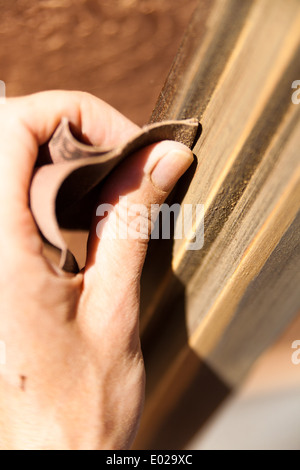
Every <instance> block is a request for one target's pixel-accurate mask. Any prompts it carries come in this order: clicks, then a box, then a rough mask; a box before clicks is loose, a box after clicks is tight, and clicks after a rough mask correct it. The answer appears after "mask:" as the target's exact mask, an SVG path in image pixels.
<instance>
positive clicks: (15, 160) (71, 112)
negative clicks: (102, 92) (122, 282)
mask: <svg viewBox="0 0 300 470" xmlns="http://www.w3.org/2000/svg"><path fill="white" fill-rule="evenodd" d="M62 117H67V118H68V120H69V121H70V122H71V123H72V124H73V125H74V126H76V127H77V128H79V129H80V130H81V133H82V134H83V135H84V136H86V137H88V139H89V141H90V142H91V143H92V144H96V145H103V146H104V147H106V148H107V147H114V146H116V145H119V144H121V143H122V142H123V141H125V140H127V139H128V138H129V137H131V136H132V135H134V134H135V133H136V132H137V131H138V129H139V128H138V127H137V126H136V125H135V124H133V123H132V122H131V121H129V120H128V119H127V118H125V117H124V116H122V114H120V113H119V112H118V111H116V110H115V109H114V108H112V107H111V106H109V105H108V104H107V103H105V102H103V101H102V100H99V99H98V98H96V97H94V96H92V95H89V94H87V93H82V92H68V91H50V92H42V93H37V94H35V95H30V96H26V97H22V98H12V99H8V100H7V101H6V103H5V104H3V105H1V106H0V179H1V180H2V181H1V185H0V186H1V188H0V201H1V200H2V201H3V197H4V198H5V200H6V201H9V200H15V201H16V200H19V201H20V202H22V203H23V204H24V203H25V204H27V203H28V188H29V185H30V181H31V176H32V171H33V167H34V164H35V161H36V157H37V152H38V146H39V145H42V144H44V143H45V142H46V141H47V140H48V139H49V138H50V137H51V135H52V134H53V132H54V131H55V129H56V128H57V126H58V124H59V123H60V121H61V119H62Z"/></svg>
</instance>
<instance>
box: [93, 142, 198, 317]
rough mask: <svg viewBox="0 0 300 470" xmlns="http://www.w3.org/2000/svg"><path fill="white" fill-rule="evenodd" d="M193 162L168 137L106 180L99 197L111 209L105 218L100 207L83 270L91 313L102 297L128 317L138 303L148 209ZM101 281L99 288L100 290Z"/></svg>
mask: <svg viewBox="0 0 300 470" xmlns="http://www.w3.org/2000/svg"><path fill="white" fill-rule="evenodd" d="M192 162H193V154H192V152H191V151H190V150H189V149H188V148H187V147H185V146H184V145H182V144H179V143H175V142H168V141H167V142H162V143H159V144H156V145H152V146H151V147H149V148H147V149H146V150H143V151H140V152H139V153H137V154H136V155H133V156H132V157H131V158H129V159H128V160H126V161H125V162H123V164H122V165H120V167H118V168H117V169H116V170H115V172H114V173H113V175H112V176H111V177H110V178H109V180H108V182H107V184H106V186H105V187H104V188H103V191H102V192H101V201H105V202H106V203H109V204H111V211H109V215H108V216H107V217H104V218H103V217H101V216H102V215H103V213H104V212H105V209H107V206H103V209H104V210H103V211H102V213H101V210H100V211H99V209H98V214H99V215H100V217H99V218H96V219H95V223H94V227H93V230H92V231H91V237H90V243H89V250H88V260H87V267H86V272H85V296H86V298H88V299H89V302H90V303H91V304H92V305H94V308H92V311H94V312H95V313H94V315H97V312H99V308H97V306H99V305H101V304H103V302H104V303H105V300H104V299H103V295H105V299H106V301H107V302H109V304H110V305H111V306H112V309H111V311H112V312H119V311H120V309H121V308H122V317H123V319H124V318H127V316H126V309H127V307H128V310H127V311H128V315H129V317H130V316H131V315H132V311H133V308H132V306H133V305H136V304H137V305H138V295H139V281H140V274H141V271H142V267H143V264H144V259H145V255H146V251H147V243H148V239H149V231H150V229H151V228H152V227H151V221H149V219H150V218H151V208H154V209H155V208H157V206H159V205H161V204H162V203H163V202H164V201H165V199H166V197H167V196H168V194H169V193H170V191H171V190H172V189H173V187H174V185H175V184H176V182H177V181H178V179H179V178H180V177H181V176H182V175H183V173H184V172H185V171H186V170H187V169H188V168H189V166H190V165H191V163H192ZM119 196H121V197H123V198H126V204H125V206H124V201H125V199H121V201H119ZM153 206H154V207H153ZM100 208H101V205H100ZM124 209H125V210H124ZM126 211H127V216H128V217H127V219H126ZM142 212H143V213H142ZM106 215H107V214H106ZM116 221H117V223H116ZM135 222H141V224H140V225H139V224H138V223H137V224H135ZM120 227H121V228H123V229H124V227H125V228H128V232H127V233H126V235H127V236H125V237H124V233H125V232H124V230H123V229H122V230H121V237H120V232H119V228H120ZM139 234H140V235H141V236H140V237H139V236H137V237H136V236H135V235H139ZM99 285H101V286H102V287H103V288H102V289H101V292H99V289H98V286H99ZM115 286H118V292H116V290H115ZM124 310H125V313H124ZM137 313H138V312H137ZM108 315H110V313H108ZM129 317H128V318H129ZM135 320H136V319H135V318H133V321H135ZM121 321H122V320H121V319H120V318H119V322H121Z"/></svg>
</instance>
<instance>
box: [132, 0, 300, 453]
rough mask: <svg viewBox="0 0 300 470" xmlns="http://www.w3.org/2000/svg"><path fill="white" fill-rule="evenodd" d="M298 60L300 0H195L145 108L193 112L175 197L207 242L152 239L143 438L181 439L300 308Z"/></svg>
mask: <svg viewBox="0 0 300 470" xmlns="http://www.w3.org/2000/svg"><path fill="white" fill-rule="evenodd" d="M299 57H300V2H299V1H298V0H273V1H272V2H270V1H269V0H245V1H243V2H241V1H240V0H214V1H213V0H212V1H211V2H202V1H199V7H198V9H197V11H196V13H195V15H194V16H193V20H192V22H191V24H190V27H189V29H188V31H187V35H186V38H185V40H184V42H183V45H182V47H181V50H180V51H179V54H178V56H177V58H176V60H175V63H174V66H173V68H172V70H171V73H170V76H169V78H168V80H167V82H166V85H165V87H164V89H163V91H162V93H161V96H160V99H159V101H158V104H157V107H156V110H155V112H154V114H153V118H152V119H153V121H156V120H163V119H182V118H188V117H197V118H199V119H200V121H201V124H202V126H203V133H202V135H201V137H200V138H199V140H198V142H197V145H196V147H195V155H196V158H197V161H196V163H195V165H194V167H193V168H192V169H191V170H190V172H189V174H188V175H187V176H186V177H185V178H184V179H183V180H182V182H181V184H180V185H179V187H178V188H177V192H176V194H174V195H173V201H182V203H183V204H185V203H187V204H204V205H205V244H204V247H203V249H202V250H199V251H189V250H188V249H187V247H188V245H189V243H190V242H191V240H192V238H193V233H191V234H190V237H187V238H186V239H184V240H176V241H175V242H174V244H173V245H171V244H170V243H168V242H166V241H162V242H153V243H152V246H151V248H150V253H149V257H148V261H147V263H146V270H145V274H144V288H143V311H142V320H141V328H142V334H143V348H144V354H145V361H146V367H147V372H148V385H147V401H146V406H145V413H144V418H143V421H142V426H141V429H140V433H139V436H138V438H137V441H136V447H137V448H180V447H182V446H184V445H185V444H186V442H187V441H188V439H189V438H190V437H191V435H192V434H193V433H194V432H195V431H196V430H197V428H199V427H200V426H201V425H202V424H203V423H204V422H205V421H206V420H207V419H208V418H209V416H210V413H211V412H212V411H213V410H214V409H215V408H216V407H217V405H218V404H220V403H221V402H222V400H224V399H225V398H226V397H227V396H228V394H229V393H230V391H232V390H234V389H236V387H238V386H239V384H240V383H241V382H242V380H243V379H244V378H245V376H246V375H247V373H248V372H249V370H250V368H251V366H252V365H253V363H254V362H255V360H256V359H257V358H258V357H259V356H260V354H261V353H262V352H263V351H264V350H265V349H266V348H267V347H268V346H269V345H270V344H272V343H273V341H274V340H275V339H276V338H277V337H278V335H279V334H280V333H281V332H282V331H283V329H284V328H285V327H286V326H287V325H288V324H289V323H290V322H291V321H292V320H293V318H294V317H295V316H296V314H297V312H298V311H299V310H300V290H299V281H300V269H299V268H300V252H299V250H300V249H299V237H300V236H299V233H300V232H299V209H300V156H299V143H300V106H299V105H295V104H293V103H292V100H291V96H292V92H293V90H292V88H291V86H292V82H293V81H294V80H296V79H299V77H300V60H299ZM197 229H198V230H199V229H200V225H199V227H197V226H194V227H193V232H195V231H197Z"/></svg>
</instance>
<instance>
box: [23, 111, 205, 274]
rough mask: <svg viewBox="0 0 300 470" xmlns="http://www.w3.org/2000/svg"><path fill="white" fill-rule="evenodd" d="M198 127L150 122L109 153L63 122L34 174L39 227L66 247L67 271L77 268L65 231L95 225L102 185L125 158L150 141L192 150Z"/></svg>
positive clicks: (190, 122) (54, 242)
mask: <svg viewBox="0 0 300 470" xmlns="http://www.w3.org/2000/svg"><path fill="white" fill-rule="evenodd" d="M198 127H199V123H198V121H197V120H196V119H190V120H185V121H168V122H163V123H158V124H153V125H149V126H145V127H144V128H143V129H142V130H141V131H140V132H138V133H137V134H136V136H134V137H133V138H131V139H130V140H128V141H127V142H126V143H124V144H122V145H120V146H118V147H116V148H115V149H112V150H106V151H105V150H104V149H103V148H102V147H97V146H88V145H86V144H83V143H81V142H80V141H78V140H77V139H76V138H75V137H74V135H73V134H72V132H71V129H70V124H69V122H68V120H67V119H66V118H64V119H63V120H62V122H61V124H60V126H59V127H58V129H57V130H56V132H55V134H54V136H53V137H52V139H51V140H50V142H49V144H48V145H47V148H46V149H45V148H43V151H44V154H45V153H46V151H48V153H47V155H46V157H45V155H41V157H40V161H44V162H45V161H46V164H45V165H43V166H42V167H40V168H39V170H38V171H37V172H36V173H35V176H34V178H33V182H32V185H31V190H30V196H31V197H30V205H31V210H32V212H33V215H34V217H35V220H36V223H37V226H38V227H39V229H40V231H41V233H42V234H43V236H44V237H45V238H46V240H47V241H48V242H49V243H51V244H52V245H53V246H55V247H56V248H59V249H60V250H61V260H60V267H61V268H62V269H64V270H65V271H70V272H76V271H77V270H78V268H77V263H76V260H75V259H74V256H73V255H72V253H70V251H69V250H68V247H67V244H66V242H65V240H64V238H63V235H62V233H61V230H60V229H63V228H65V229H69V230H88V229H89V228H90V226H91V222H92V218H93V214H92V211H93V210H95V204H96V202H97V196H98V194H99V185H100V183H101V182H102V181H103V180H104V178H106V177H107V175H108V174H109V173H110V172H111V171H112V170H113V169H114V168H115V167H116V166H117V165H118V164H119V163H120V162H121V161H122V160H124V159H125V158H126V157H128V156H130V155H132V154H133V153H135V152H137V151H138V150H140V149H142V148H144V147H146V146H148V145H150V144H153V143H156V142H159V141H163V140H175V141H178V142H181V143H183V144H185V145H187V146H188V147H190V148H191V147H192V144H193V143H194V140H195V137H196V133H197V130H198ZM41 153H42V152H41ZM38 162H39V159H38Z"/></svg>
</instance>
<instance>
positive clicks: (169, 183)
mask: <svg viewBox="0 0 300 470" xmlns="http://www.w3.org/2000/svg"><path fill="white" fill-rule="evenodd" d="M62 117H67V118H68V119H69V121H70V122H71V123H72V124H73V125H74V126H76V127H77V128H79V129H81V131H82V134H83V135H85V136H86V137H88V139H89V140H90V141H91V143H93V144H95V145H102V146H103V147H104V148H108V147H114V146H116V145H119V144H121V143H122V142H123V141H124V140H127V139H128V138H130V137H132V136H133V135H135V133H136V132H137V131H138V127H137V126H136V125H134V124H133V123H131V122H130V121H128V120H127V119H126V118H125V117H123V116H122V115H121V114H119V113H118V112H117V111H115V110H114V109H112V108H111V107H110V106H108V105H107V104H105V103H104V102H102V101H100V100H98V99H96V98H94V97H92V96H90V95H87V94H85V93H79V92H46V93H40V94H36V95H32V96H28V97H24V98H14V99H8V100H7V101H6V103H5V104H1V105H0V180H1V184H0V220H1V225H0V260H1V266H2V269H1V273H0V298H1V304H0V317H1V321H0V340H1V341H3V342H5V344H6V348H7V361H6V365H2V366H0V448H1V449H72V450H77V449H128V448H129V447H130V446H131V444H132V442H133V439H134V437H135V434H136V431H137V428H138V424H139V419H140V416H141V412H142V407H143V400H144V364H143V358H142V353H141V348H140V339H139V289H140V275H141V271H142V267H143V263H144V259H145V255H146V251H147V240H145V239H141V238H135V239H127V240H118V239H113V238H114V237H108V236H106V237H103V238H102V239H99V238H98V237H97V235H96V225H97V218H96V216H95V221H94V226H93V228H92V230H91V236H90V241H89V246H88V255H87V264H86V268H85V270H84V271H83V272H82V273H80V274H78V275H77V276H74V277H70V276H67V275H65V274H63V273H60V272H57V270H55V269H54V268H53V267H52V266H51V264H50V262H49V261H47V260H46V259H45V258H44V256H43V254H42V241H41V238H40V235H39V233H38V230H37V228H36V225H35V223H34V220H33V217H32V214H31V211H30V209H29V201H28V194H29V187H30V182H31V178H32V172H33V169H34V165H35V161H36V157H37V153H38V147H39V146H40V145H42V144H43V143H45V142H47V141H48V139H49V138H50V137H51V135H52V134H53V132H54V130H55V129H56V127H57V126H58V124H59V122H60V121H61V118H62ZM192 161H193V156H192V152H191V151H190V150H189V149H187V148H186V147H185V146H183V145H182V144H178V143H175V142H162V143H159V144H156V145H152V146H151V147H149V148H147V149H145V150H143V151H140V152H138V153H137V154H135V155H133V156H132V157H130V158H128V159H127V160H126V161H124V162H123V163H122V164H121V165H120V166H119V167H118V168H117V169H116V170H115V171H114V172H113V174H112V175H111V176H110V177H109V179H108V181H107V183H106V184H105V186H104V187H103V189H102V191H101V194H100V195H99V201H100V200H101V201H105V202H106V203H110V204H113V205H114V212H115V214H118V215H119V214H120V207H119V203H118V197H119V195H123V196H127V197H128V201H129V203H130V204H141V203H142V204H144V205H146V206H147V207H150V205H151V204H162V203H163V202H164V200H165V198H166V197H167V195H168V194H169V192H170V191H171V189H172V188H173V186H174V185H175V183H176V182H177V180H178V179H179V178H180V176H181V175H182V174H183V173H184V172H185V171H186V170H187V168H188V167H189V166H190V164H191V163H192ZM111 230H113V228H112V225H110V218H108V220H107V222H106V224H105V226H104V231H105V232H106V233H110V231H111Z"/></svg>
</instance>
